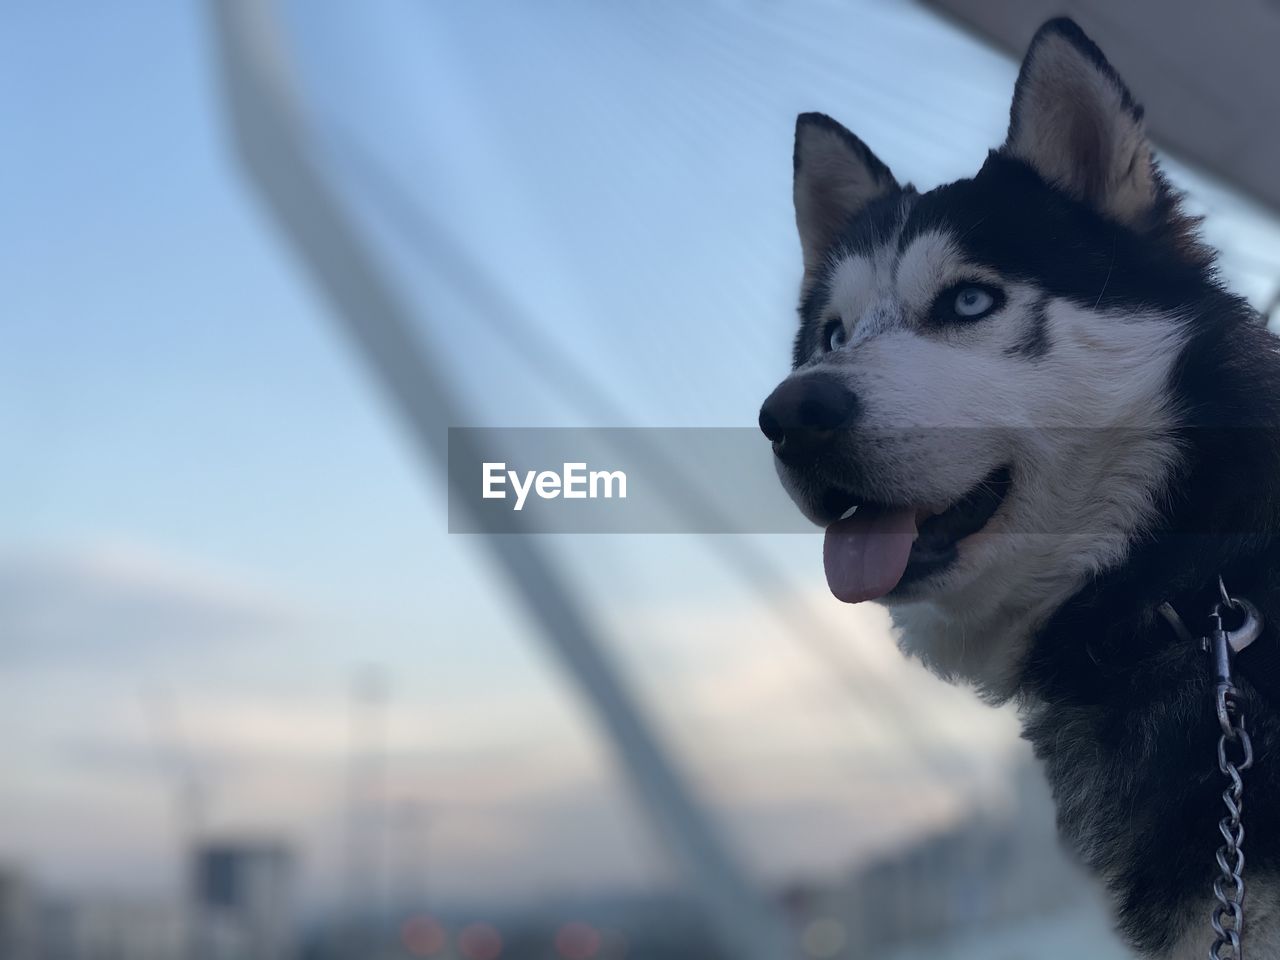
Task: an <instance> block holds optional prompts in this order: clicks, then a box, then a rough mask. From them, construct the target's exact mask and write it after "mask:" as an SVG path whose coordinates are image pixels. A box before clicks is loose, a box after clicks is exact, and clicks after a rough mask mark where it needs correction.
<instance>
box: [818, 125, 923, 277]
mask: <svg viewBox="0 0 1280 960" xmlns="http://www.w3.org/2000/svg"><path fill="white" fill-rule="evenodd" d="M793 160H794V165H795V187H794V191H795V204H796V227H797V228H798V229H799V230H800V247H801V249H802V250H803V252H804V272H805V276H806V277H809V276H811V275H812V274H813V272H814V271H815V270H816V269H817V267H818V265H819V264H820V263H821V261H822V256H823V254H825V253H826V252H827V249H828V248H829V247H830V246H831V244H832V242H833V241H834V240H835V239H836V237H837V236H838V235H839V234H840V231H841V230H843V229H844V227H845V226H846V225H847V224H848V222H849V220H850V218H851V217H853V216H854V215H855V214H857V213H858V211H859V210H861V209H862V208H863V207H865V206H866V205H867V204H868V203H870V202H871V201H872V200H875V199H876V198H878V197H882V196H884V195H885V194H887V193H889V192H890V191H894V190H897V189H899V187H898V182H897V181H896V180H894V179H893V174H892V173H890V172H889V168H888V167H886V166H885V165H884V164H883V163H881V162H880V161H879V159H877V158H876V155H875V154H874V153H872V152H871V151H870V150H869V149H867V145H866V144H865V143H863V142H862V141H861V140H859V139H858V138H857V137H855V136H854V135H853V134H852V133H850V132H849V131H848V130H846V129H845V128H844V127H842V126H841V125H840V124H838V123H836V122H835V121H834V120H832V119H831V118H830V117H828V116H827V115H826V114H823V113H802V114H800V116H799V117H797V118H796V147H795V155H794V158H793Z"/></svg>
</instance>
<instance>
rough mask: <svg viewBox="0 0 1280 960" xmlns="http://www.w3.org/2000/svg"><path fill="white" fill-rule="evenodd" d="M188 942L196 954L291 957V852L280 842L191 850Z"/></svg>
mask: <svg viewBox="0 0 1280 960" xmlns="http://www.w3.org/2000/svg"><path fill="white" fill-rule="evenodd" d="M194 869H195V878H194V881H195V882H194V885H193V891H192V896H193V903H192V908H191V922H192V931H191V936H192V940H191V946H192V953H193V954H194V956H195V957H196V958H197V960H291V958H292V957H294V956H295V954H296V933H295V923H296V919H295V912H294V881H295V875H294V857H293V853H292V851H291V850H290V849H289V848H288V847H287V846H285V845H284V844H281V843H273V842H264V843H257V842H216V843H206V844H203V845H201V846H200V847H198V848H197V850H196V851H195V864H194Z"/></svg>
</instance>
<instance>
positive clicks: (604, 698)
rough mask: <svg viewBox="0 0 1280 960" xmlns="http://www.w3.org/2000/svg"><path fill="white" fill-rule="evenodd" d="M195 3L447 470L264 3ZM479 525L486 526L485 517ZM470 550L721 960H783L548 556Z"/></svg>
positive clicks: (337, 282) (394, 392)
mask: <svg viewBox="0 0 1280 960" xmlns="http://www.w3.org/2000/svg"><path fill="white" fill-rule="evenodd" d="M206 8H207V9H208V11H209V15H210V17H211V20H212V23H213V25H214V30H215V36H216V41H217V52H218V55H219V58H220V66H221V80H222V84H223V92H224V95H225V97H226V100H227V105H228V112H229V118H230V121H231V128H232V133H233V136H234V142H235V145H236V147H237V149H238V151H239V157H240V160H241V162H242V163H243V164H244V166H245V170H246V172H247V173H248V175H249V179H250V181H251V182H252V183H253V184H254V185H255V187H257V189H258V191H259V195H260V197H261V199H262V200H263V201H264V203H265V205H266V206H267V208H268V210H269V211H270V212H271V213H272V214H273V215H274V216H275V218H276V219H277V221H278V222H279V224H280V226H281V228H282V231H283V233H284V235H285V237H286V239H287V240H289V241H290V243H291V244H292V245H293V246H294V248H295V249H296V250H297V252H298V254H299V257H300V260H301V262H302V264H303V265H304V267H305V268H306V269H307V272H308V274H309V276H310V278H311V279H312V280H313V281H314V282H315V283H316V285H317V287H318V288H319V289H320V291H321V292H322V293H323V294H324V295H325V296H326V297H327V298H328V300H329V301H330V304H331V306H332V307H333V314H334V316H335V317H336V318H337V319H338V320H339V321H340V327H341V329H342V330H343V331H344V332H345V334H346V335H347V336H348V338H349V342H350V343H351V344H352V346H353V348H354V349H355V350H356V352H357V353H358V354H359V355H360V356H361V358H362V359H363V360H364V362H365V363H366V364H367V365H368V367H369V369H370V371H371V373H372V374H373V375H374V377H375V379H376V380H377V381H378V382H379V383H380V384H381V386H382V387H383V388H384V389H385V391H386V393H387V396H388V400H389V401H390V402H391V403H392V404H393V405H394V406H395V408H396V409H397V410H398V411H399V412H400V413H401V415H402V416H403V418H404V420H405V422H406V424H407V426H408V427H409V429H410V431H411V433H412V435H413V437H414V439H415V441H416V442H417V445H418V448H419V451H420V452H421V453H422V454H423V456H424V457H425V458H426V460H427V462H428V463H430V464H431V465H433V466H434V467H435V468H437V469H441V470H444V468H445V464H446V458H447V446H446V437H447V428H448V427H449V425H450V424H453V423H457V422H461V421H460V419H459V418H458V417H457V416H456V412H457V409H458V408H457V405H456V402H455V399H454V396H453V395H452V393H451V391H450V389H449V386H448V384H447V380H446V378H445V377H443V376H442V375H441V370H440V369H439V368H438V366H437V364H436V362H435V358H434V357H432V356H431V354H430V352H429V350H428V348H427V347H426V346H425V345H424V344H423V343H422V342H421V340H420V339H419V338H418V337H415V336H414V334H413V330H412V326H413V325H412V320H411V317H412V311H411V310H410V309H409V307H408V305H407V302H406V300H405V299H404V297H403V296H402V295H401V293H400V291H399V290H398V289H397V288H396V286H395V285H394V283H393V282H392V281H391V278H390V277H389V276H388V274H387V272H386V270H385V269H384V268H383V267H381V266H380V265H379V264H378V263H377V262H376V261H375V259H374V258H373V257H372V256H371V254H370V253H369V252H368V251H367V249H366V248H365V245H364V244H363V243H361V241H360V239H359V236H358V232H357V231H356V230H355V227H354V224H353V223H352V222H351V220H350V218H349V216H348V215H347V213H346V211H345V210H344V209H343V207H342V205H341V203H340V201H339V200H338V198H337V197H336V196H335V194H334V191H333V190H332V189H331V187H330V185H329V184H328V182H327V181H326V178H325V176H324V173H323V171H322V170H321V169H319V167H318V166H317V165H316V163H315V162H314V152H315V144H314V143H313V142H312V141H311V139H310V137H309V136H308V134H307V131H306V128H305V124H304V122H303V119H302V116H301V113H300V110H299V105H298V103H297V102H296V100H295V98H294V96H293V90H292V86H291V82H292V76H293V73H292V70H291V65H290V64H289V63H288V62H287V60H286V58H285V56H284V50H283V49H282V48H281V45H280V43H279V37H278V36H277V33H276V30H277V24H276V22H275V20H274V19H273V12H274V11H273V8H272V5H271V4H266V3H261V2H259V0H209V2H208V4H207V7H206ZM464 442H466V441H464ZM445 473H446V476H447V475H448V472H447V471H445ZM479 519H480V521H481V523H482V524H483V523H484V518H483V515H481V517H480V518H479ZM481 542H482V544H483V545H484V546H485V547H487V548H488V549H489V550H490V555H491V557H492V559H493V560H494V562H495V564H496V565H497V566H498V568H499V569H500V570H501V571H502V573H503V574H504V575H505V576H506V578H507V580H508V582H509V584H510V586H511V587H512V588H513V589H514V590H515V591H516V592H517V593H518V594H519V596H520V598H521V599H522V600H523V601H524V604H525V606H526V608H527V610H528V612H529V614H530V617H531V618H532V619H533V621H534V622H535V623H536V624H537V626H538V628H539V631H540V633H541V636H542V637H543V639H544V640H545V641H546V642H547V644H548V645H549V647H550V648H551V649H552V651H553V652H554V653H555V654H556V656H557V657H558V658H559V660H560V662H561V663H562V665H563V666H564V667H565V668H566V669H567V671H568V672H569V675H570V676H571V677H572V678H573V680H574V681H575V682H576V683H577V685H578V687H579V688H580V690H581V691H582V693H583V694H584V696H585V697H586V699H587V702H588V703H589V705H590V706H591V708H592V709H593V711H594V713H595V716H596V717H597V719H598V721H599V722H600V725H601V727H602V729H603V730H604V731H605V732H606V733H607V734H608V736H609V739H610V742H611V744H612V745H613V747H614V750H615V755H616V757H617V758H618V760H619V761H620V763H621V764H622V766H623V768H624V769H625V771H626V772H627V774H628V775H629V780H630V782H631V785H632V788H633V790H634V791H635V793H636V795H637V796H638V798H639V799H640V801H641V802H642V805H643V807H644V809H645V810H646V812H647V813H648V814H649V815H650V816H651V818H652V819H653V821H654V823H655V825H656V826H657V828H658V830H659V833H660V835H661V836H662V837H663V838H664V840H665V841H666V843H667V846H668V848H669V849H670V851H671V853H672V856H673V859H674V860H675V862H676V863H677V864H678V865H679V866H680V867H681V870H682V873H683V875H684V877H685V879H686V881H687V883H688V886H689V889H690V893H691V895H692V896H693V897H695V898H696V899H697V900H698V901H699V902H700V903H701V905H702V907H703V909H704V911H705V913H706V916H707V919H708V921H709V923H710V926H711V929H712V931H713V932H714V934H715V935H716V937H717V939H718V940H719V942H720V944H721V945H722V948H723V949H724V951H725V953H726V955H727V956H730V957H733V958H734V960H784V958H787V957H790V956H792V955H793V952H794V948H793V945H792V936H791V932H790V930H789V929H788V926H787V923H786V921H785V919H784V918H783V916H782V914H781V912H780V911H779V909H778V908H777V907H776V906H775V905H774V904H773V903H772V902H770V900H769V899H768V898H766V897H765V896H763V895H762V894H761V893H760V891H759V890H757V889H756V888H755V887H754V886H753V885H752V884H751V883H750V882H749V881H748V879H747V877H746V876H745V874H744V873H743V871H742V869H741V867H740V865H739V864H738V863H737V861H736V859H735V858H734V857H733V856H732V855H731V853H730V851H729V849H728V848H727V846H726V845H725V844H724V842H723V840H722V838H721V837H720V835H719V833H718V832H717V831H716V829H715V825H714V824H713V823H712V821H711V820H710V818H709V817H708V816H707V814H706V813H705V811H704V810H703V809H702V808H701V807H700V806H699V804H698V803H697V801H696V800H695V798H694V796H693V794H692V792H691V791H690V790H689V788H688V787H687V785H686V784H685V782H684V779H683V777H682V776H681V774H680V773H679V772H678V770H677V769H676V767H675V766H674V765H673V764H672V763H671V762H670V760H669V759H668V756H667V753H666V751H665V749H664V748H663V746H662V744H661V743H660V742H659V740H658V738H657V736H656V734H655V733H654V731H653V730H652V729H651V727H650V725H649V723H648V720H647V718H646V717H645V716H644V714H643V712H642V711H641V709H640V706H639V704H638V702H637V701H636V699H635V697H634V696H633V694H632V693H631V691H630V690H629V688H628V687H627V686H626V684H625V682H624V679H623V676H622V675H621V673H620V672H619V670H618V669H617V668H616V667H615V665H614V664H613V663H612V661H611V660H610V659H609V658H608V656H607V655H606V653H605V651H604V649H603V648H602V646H601V644H600V643H599V631H598V630H597V629H596V626H595V624H593V623H591V622H590V620H589V619H588V617H587V615H586V614H585V612H584V611H583V610H582V609H581V607H580V606H579V604H577V603H576V602H575V600H574V598H573V595H572V593H571V591H570V589H569V587H568V585H567V583H566V582H565V581H564V579H563V577H562V576H561V574H560V572H559V570H558V569H557V567H556V565H555V564H554V562H553V561H552V559H551V557H550V556H549V555H547V553H546V552H545V551H544V550H542V549H540V545H539V544H538V542H537V541H536V540H535V539H534V538H532V537H528V536H494V535H490V536H486V537H484V538H483V539H482V541H481Z"/></svg>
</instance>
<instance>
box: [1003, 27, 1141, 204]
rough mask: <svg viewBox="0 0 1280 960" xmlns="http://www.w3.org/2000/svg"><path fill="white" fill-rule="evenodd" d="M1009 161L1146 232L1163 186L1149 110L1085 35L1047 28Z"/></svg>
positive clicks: (1027, 78)
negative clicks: (1147, 124) (1146, 116)
mask: <svg viewBox="0 0 1280 960" xmlns="http://www.w3.org/2000/svg"><path fill="white" fill-rule="evenodd" d="M1004 149H1005V151H1006V152H1007V153H1009V154H1011V155H1013V156H1014V157H1017V158H1018V159H1020V160H1023V161H1025V162H1026V163H1028V164H1030V165H1031V167H1032V168H1034V169H1035V171H1036V172H1037V173H1039V174H1040V176H1041V177H1043V178H1044V179H1045V180H1046V181H1048V182H1049V183H1051V184H1054V185H1055V186H1057V187H1059V188H1060V189H1062V190H1065V191H1066V192H1067V193H1070V194H1071V195H1072V196H1074V197H1076V198H1077V199H1079V200H1083V201H1085V202H1086V203H1088V204H1090V205H1091V206H1092V207H1093V208H1094V209H1095V210H1097V211H1099V212H1100V213H1102V214H1104V215H1105V216H1108V217H1110V218H1112V219H1113V220H1117V221H1119V222H1121V223H1124V224H1126V225H1128V226H1131V227H1142V226H1144V225H1145V224H1146V223H1147V220H1148V215H1149V214H1150V213H1151V212H1152V210H1153V209H1154V208H1155V206H1156V203H1157V200H1158V199H1159V190H1160V181H1159V178H1158V174H1157V172H1156V170H1155V168H1154V161H1153V159H1152V154H1151V146H1150V144H1149V143H1148V142H1147V137H1146V134H1145V132H1144V131H1143V124H1142V108H1141V107H1140V106H1138V105H1137V104H1136V103H1134V101H1133V97H1132V96H1131V95H1130V93H1129V89H1128V87H1126V86H1125V85H1124V81H1123V80H1121V79H1120V75H1119V74H1117V73H1116V71H1115V68H1113V67H1112V66H1111V64H1110V63H1108V62H1107V58H1106V57H1104V56H1103V55H1102V51H1101V50H1099V49H1098V48H1097V46H1096V45H1095V44H1094V42H1093V41H1092V40H1090V39H1089V38H1088V37H1087V36H1085V33H1084V31H1083V30H1081V29H1080V28H1079V27H1078V26H1077V25H1076V23H1075V22H1074V21H1073V20H1069V19H1066V18H1060V19H1057V20H1050V21H1049V22H1048V23H1046V24H1045V25H1044V26H1042V27H1041V28H1040V29H1039V30H1038V31H1037V32H1036V35H1035V38H1034V39H1033V40H1032V41H1031V46H1030V48H1029V49H1028V50H1027V56H1026V58H1025V59H1024V60H1023V61H1022V70H1021V72H1020V73H1019V74H1018V83H1017V85H1016V86H1015V87H1014V91H1013V106H1012V108H1011V109H1010V111H1009V137H1008V140H1007V141H1006V142H1005V146H1004Z"/></svg>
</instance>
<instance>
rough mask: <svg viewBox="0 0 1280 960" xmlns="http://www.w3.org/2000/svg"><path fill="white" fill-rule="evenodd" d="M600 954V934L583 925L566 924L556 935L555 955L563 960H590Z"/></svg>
mask: <svg viewBox="0 0 1280 960" xmlns="http://www.w3.org/2000/svg"><path fill="white" fill-rule="evenodd" d="M599 952H600V934H599V933H597V932H596V931H595V929H594V928H592V927H589V926H587V925H586V924H585V923H566V924H565V925H564V926H563V927H561V928H560V930H559V932H558V933H557V934H556V953H558V954H560V956H562V957H564V960H592V958H593V957H595V956H596V955H597V954H599Z"/></svg>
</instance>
